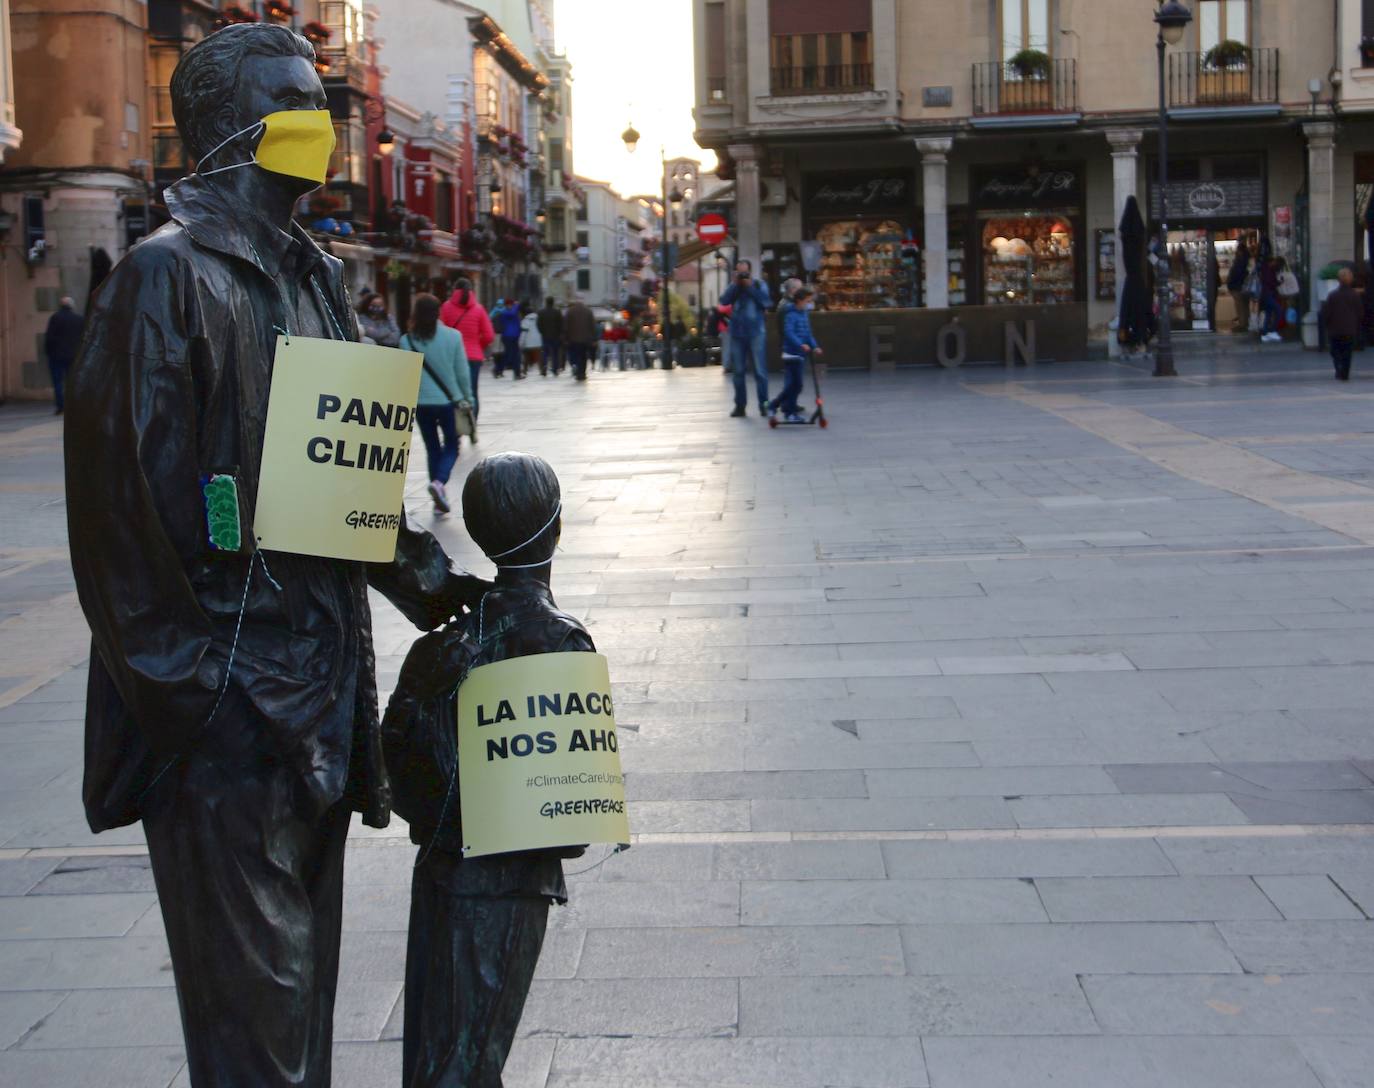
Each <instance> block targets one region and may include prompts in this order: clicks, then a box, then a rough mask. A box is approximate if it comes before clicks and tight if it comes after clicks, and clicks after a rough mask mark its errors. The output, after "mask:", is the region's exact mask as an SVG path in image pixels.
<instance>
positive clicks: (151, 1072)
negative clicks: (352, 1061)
mask: <svg viewBox="0 0 1374 1088" xmlns="http://www.w3.org/2000/svg"><path fill="white" fill-rule="evenodd" d="M185 1061H186V1055H185V1051H184V1050H183V1049H182V1048H181V1046H180V1044H178V1045H177V1046H163V1047H148V1046H140V1047H115V1048H90V1049H86V1050H48V1051H41V1050H12V1049H11V1050H5V1051H0V1084H13V1085H25V1086H29V1085H32V1086H33V1088H40V1086H41V1088H46V1086H48V1085H52V1086H54V1088H57V1086H61V1085H87V1084H98V1085H100V1088H167V1086H168V1085H169V1084H171V1083H172V1079H173V1078H174V1077H175V1076H176V1075H177V1070H179V1069H180V1068H181V1067H182V1066H183V1065H184V1064H185ZM187 1083H188V1084H189V1081H188V1082H187ZM374 1083H376V1082H374Z"/></svg>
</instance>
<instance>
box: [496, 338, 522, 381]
mask: <svg viewBox="0 0 1374 1088" xmlns="http://www.w3.org/2000/svg"><path fill="white" fill-rule="evenodd" d="M503 370H510V371H512V372H513V373H515V374H519V373H520V337H518V336H503V337H501V358H500V359H498V360H497V361H496V373H498V374H500V373H501V372H502V371H503Z"/></svg>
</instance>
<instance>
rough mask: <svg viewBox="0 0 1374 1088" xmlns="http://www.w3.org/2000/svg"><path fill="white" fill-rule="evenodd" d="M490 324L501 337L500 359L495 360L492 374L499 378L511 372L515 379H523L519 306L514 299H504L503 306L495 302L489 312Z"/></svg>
mask: <svg viewBox="0 0 1374 1088" xmlns="http://www.w3.org/2000/svg"><path fill="white" fill-rule="evenodd" d="M491 323H492V324H493V325H495V326H496V331H497V333H498V334H499V335H500V337H501V357H500V358H499V359H497V360H496V366H495V367H494V368H493V371H492V372H493V374H494V375H495V376H496V377H498V378H499V377H500V376H501V374H502V372H504V371H506V370H510V371H512V372H513V373H514V374H515V376H516V377H517V378H523V377H524V376H525V375H524V372H523V370H522V368H521V366H520V304H519V303H518V302H516V301H515V299H513V298H512V299H506V300H505V302H504V304H503V303H502V302H500V301H498V302H497V304H496V308H495V309H493V310H492V312H491Z"/></svg>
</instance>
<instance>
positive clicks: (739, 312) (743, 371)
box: [720, 261, 769, 418]
mask: <svg viewBox="0 0 1374 1088" xmlns="http://www.w3.org/2000/svg"><path fill="white" fill-rule="evenodd" d="M720 304H721V305H722V306H730V307H732V309H731V311H730V361H731V363H732V365H733V366H734V372H735V373H734V378H735V410H734V411H733V412H731V413H730V415H731V416H733V417H736V418H738V417H739V416H742V415H744V414H745V404H746V403H747V402H748V399H749V392H748V385H747V379H748V376H749V369H750V366H751V365H752V367H753V370H754V376H755V381H756V384H757V386H758V395H759V415H762V416H766V415H767V414H768V359H767V357H766V356H765V355H764V346H765V339H766V331H765V328H764V320H765V319H764V314H766V313H767V312H768V307H769V298H768V285H767V284H766V283H764V282H763V281H761V280H756V279H754V266H753V265H752V264H750V263H749V262H748V261H738V262H737V263H736V264H735V282H734V283H732V284H731V285H730V286H729V287H727V288H726V289H725V293H724V294H723V295H721V296H720Z"/></svg>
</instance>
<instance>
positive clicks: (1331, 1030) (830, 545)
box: [0, 350, 1374, 1088]
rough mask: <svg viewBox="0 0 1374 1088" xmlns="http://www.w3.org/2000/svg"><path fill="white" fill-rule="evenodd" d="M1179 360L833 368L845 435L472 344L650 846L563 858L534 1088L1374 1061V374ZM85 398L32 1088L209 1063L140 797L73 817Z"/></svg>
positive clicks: (11, 740) (432, 523)
mask: <svg viewBox="0 0 1374 1088" xmlns="http://www.w3.org/2000/svg"><path fill="white" fill-rule="evenodd" d="M1147 366H1148V364H1145V365H1143V366H1137V365H1131V364H1130V363H1129V362H1121V363H1107V362H1098V363H1083V364H1063V365H1039V366H1034V367H1019V368H1015V369H1004V368H1002V367H1000V366H996V367H994V366H986V367H985V366H967V367H964V368H962V369H959V370H938V369H935V368H925V367H922V368H898V369H897V370H895V371H893V372H888V373H866V372H865V373H857V372H848V373H847V372H840V371H835V372H832V373H831V374H830V375H828V376H827V378H826V384H825V401H826V414H827V416H828V417H829V419H830V426H829V427H828V429H826V430H822V429H820V428H819V427H802V426H798V427H780V428H778V429H776V430H770V429H769V427H768V426H767V422H766V421H765V420H763V419H760V418H759V417H758V416H756V415H751V416H748V417H746V418H743V419H735V418H729V416H728V413H729V411H730V408H731V404H732V395H731V385H730V382H729V381H728V380H727V379H725V378H723V377H722V375H721V373H720V371H719V369H718V368H714V367H708V368H701V369H678V370H675V371H672V372H665V371H660V370H652V371H628V372H619V371H610V372H606V371H594V372H592V374H591V375H590V378H589V380H588V381H586V382H585V383H577V382H573V381H571V380H570V379H568V378H567V377H564V378H562V379H555V378H541V377H539V376H537V375H531V376H530V377H529V378H527V379H526V380H524V381H521V382H518V383H517V382H512V381H507V380H499V381H498V380H484V381H483V384H482V390H481V397H482V400H481V404H482V412H481V431H480V438H481V444H480V445H479V446H477V447H475V449H474V448H471V447H469V446H468V445H467V444H466V443H464V448H463V450H462V456H461V459H460V460H459V461H458V465H457V469H456V471H455V474H454V479H453V482H452V484H451V493H452V494H453V495H454V496H455V497H456V496H457V495H458V494H460V493H461V487H462V478H463V476H464V474H465V473H466V472H467V471H468V469H469V468H470V467H471V466H472V465H473V464H474V463H475V461H476V459H477V456H478V455H480V454H489V453H494V452H497V451H500V450H505V449H516V450H526V451H529V452H532V453H536V454H539V455H541V456H543V457H545V458H547V459H548V460H549V461H550V462H551V463H552V464H553V465H554V467H555V468H556V469H557V471H558V473H559V475H560V478H561V481H562V489H563V517H564V528H563V538H562V546H561V550H560V551H559V553H558V555H557V557H556V559H555V562H554V573H553V588H554V593H555V596H556V598H557V601H558V603H559V605H560V606H561V607H562V608H564V609H567V610H568V611H570V612H572V613H574V614H575V615H577V616H578V617H580V618H582V619H583V620H584V621H585V622H586V624H587V627H588V629H589V631H590V632H591V634H592V636H593V637H594V639H595V640H596V643H597V647H598V649H600V650H601V651H602V652H604V653H605V654H606V655H607V656H608V657H609V659H610V663H611V676H612V680H613V684H614V694H615V701H616V719H617V728H618V732H619V736H620V753H621V757H622V760H623V765H624V768H625V771H626V774H627V780H626V787H627V796H628V798H629V801H630V810H629V812H630V823H631V827H632V830H633V832H634V834H635V842H634V845H633V847H632V849H630V850H629V851H628V852H626V853H623V854H619V855H615V856H609V857H608V856H607V851H606V848H604V847H600V846H597V847H593V848H592V849H590V850H589V851H588V853H587V855H586V856H585V857H583V858H581V859H578V860H575V861H570V862H568V863H566V866H565V867H566V869H567V871H568V873H569V874H570V879H569V885H570V890H571V899H570V902H569V904H568V906H567V907H564V908H561V909H555V910H554V911H553V912H552V914H551V917H550V924H549V934H548V939H547V941H546V943H545V946H544V950H543V957H542V959H541V961H540V966H539V971H538V974H537V976H536V981H535V983H534V986H533V989H532V991H531V994H530V998H529V1002H528V1004H527V1006H526V1008H525V1013H524V1019H523V1022H522V1024H521V1029H520V1039H519V1041H518V1043H517V1045H516V1049H515V1051H514V1052H513V1053H512V1055H511V1059H510V1061H509V1063H508V1065H507V1067H506V1073H505V1080H506V1084H507V1085H508V1088H590V1086H592V1085H596V1086H598V1088H689V1086H690V1088H706V1086H719V1085H729V1086H732V1088H823V1086H827V1088H926V1086H933V1088H1002V1086H1007V1085H1015V1086H1016V1088H1048V1086H1051V1085H1052V1086H1054V1088H1105V1086H1111V1088H1161V1086H1167V1088H1371V1086H1374V1072H1371V1071H1372V1070H1374V921H1371V918H1374V728H1371V714H1374V711H1371V706H1374V425H1371V423H1370V420H1371V419H1374V380H1371V379H1370V377H1369V376H1368V374H1367V373H1365V374H1362V373H1361V368H1362V359H1361V357H1357V358H1356V362H1355V377H1354V380H1353V381H1351V382H1349V383H1336V382H1333V381H1332V378H1331V368H1330V364H1329V362H1328V361H1327V359H1326V357H1325V356H1323V355H1319V354H1316V353H1306V354H1304V353H1301V352H1298V351H1291V350H1281V351H1276V352H1274V353H1272V354H1269V353H1266V354H1265V355H1263V356H1262V357H1259V358H1257V359H1251V358H1249V357H1246V356H1243V355H1230V356H1225V357H1217V358H1215V359H1211V358H1206V357H1196V356H1194V357H1186V358H1185V357H1180V360H1179V369H1180V377H1178V378H1176V379H1171V380H1161V379H1154V378H1151V377H1150V376H1149V372H1148V369H1147ZM775 380H776V378H775ZM810 395H811V390H810V385H809V383H808V387H807V393H806V397H805V398H804V403H807V402H808V401H809V398H810ZM50 412H51V409H50V408H48V407H45V406H39V405H34V406H25V405H8V406H0V1084H6V1085H9V1084H13V1085H23V1086H25V1088H58V1086H61V1088H67V1086H72V1085H88V1084H89V1085H96V1084H98V1085H102V1086H104V1088H168V1086H182V1088H184V1086H185V1085H187V1084H189V1080H188V1079H187V1077H186V1074H185V1072H184V1070H183V1065H184V1058H183V1051H182V1041H181V1028H180V1023H179V1020H178V1013H177V1005H176V995H175V990H174V988H173V982H172V973H171V968H170V959H169V956H168V953H167V948H166V943H165V938H164V935H163V928H162V921H161V918H160V915H159V911H158V905H157V901H156V895H155V892H154V889H153V882H152V876H151V872H150V869H149V867H148V859H147V854H146V850H145V848H144V846H143V839H142V833H141V830H140V829H139V827H138V826H134V827H132V828H123V829H120V830H116V831H112V832H108V833H105V834H102V835H100V836H93V835H91V834H90V833H89V832H88V831H87V830H86V828H85V823H84V819H83V816H82V809H81V772H82V723H81V720H82V714H83V700H84V689H85V660H86V656H87V653H88V637H89V636H88V634H87V631H86V627H85V624H84V621H83V620H82V617H81V614H80V611H79V609H78V608H77V605H76V601H75V593H74V588H73V583H72V578H71V571H70V567H69V564H68V559H67V555H66V550H65V540H66V531H65V514H66V511H65V507H64V501H63V487H62V479H63V477H62V455H61V428H62V419H61V418H54V417H53V416H52V415H51V414H50ZM417 448H418V440H417ZM422 460H423V459H422V458H419V457H415V458H413V459H412V469H413V471H412V473H411V476H410V478H409V480H408V484H407V495H408V507H409V508H410V510H411V512H412V514H414V515H415V516H416V517H417V518H418V519H419V520H420V521H421V522H422V523H423V524H425V525H426V526H427V527H432V528H433V529H434V530H435V531H436V533H437V534H438V535H439V537H440V539H441V541H442V542H443V544H444V546H445V548H447V549H448V550H449V552H450V554H452V555H453V556H454V557H455V559H456V560H457V561H459V562H460V563H464V564H467V565H469V566H470V568H471V569H472V570H473V571H474V572H476V573H479V574H482V575H485V576H490V574H491V567H490V564H489V563H487V561H486V560H484V559H483V558H482V556H481V553H480V552H479V550H478V549H477V547H476V546H475V545H474V544H473V543H472V542H471V541H470V540H468V539H467V537H466V536H465V534H464V532H463V528H462V521H461V518H460V517H459V516H458V515H457V514H456V513H455V514H454V515H451V516H448V517H446V518H445V517H439V516H437V515H435V514H434V513H433V511H432V509H431V506H430V501H429V496H428V494H427V492H426V484H427V479H426V477H425V475H424V473H423V466H422V464H421V462H422ZM76 471H79V467H78V468H77V469H76ZM373 606H374V629H375V632H376V644H377V650H378V655H379V660H378V664H379V673H380V677H379V678H380V682H381V686H382V689H383V693H384V694H385V692H387V691H389V690H390V688H391V687H392V685H393V684H394V682H395V678H396V674H397V671H398V670H399V667H400V663H401V660H402V658H403V656H404V654H405V652H406V650H407V649H408V647H409V645H410V644H411V642H412V641H413V639H414V638H415V637H416V635H417V632H416V631H415V630H414V629H413V628H411V627H410V626H409V625H408V624H407V623H406V622H405V621H404V620H403V619H402V618H401V617H400V616H399V615H398V614H397V613H396V612H395V611H394V610H393V609H391V607H390V606H389V605H387V604H385V603H384V602H383V601H382V599H381V598H380V597H377V596H374V598H373ZM414 855H415V849H414V847H413V846H412V845H411V844H410V842H409V840H408V837H407V835H406V829H405V827H404V825H402V824H401V823H400V822H399V821H397V820H393V823H392V826H391V827H389V828H387V829H386V830H384V831H375V830H372V829H367V828H363V827H362V826H361V825H360V824H359V825H357V826H356V829H355V832H354V835H353V837H352V838H351V840H350V843H349V847H348V851H347V858H346V877H345V912H344V935H343V947H342V958H341V964H340V985H339V996H338V1004H337V1008H336V1013H335V1070H334V1083H335V1084H336V1085H339V1086H341V1088H364V1086H365V1088H375V1086H379V1085H389V1084H398V1083H399V1082H400V1069H401V1043H400V1038H401V1027H402V1021H403V1010H402V1008H401V1007H400V996H401V991H402V982H403V979H404V966H405V942H406V924H407V910H408V902H409V870H410V867H411V864H412V862H413V860H414Z"/></svg>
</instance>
